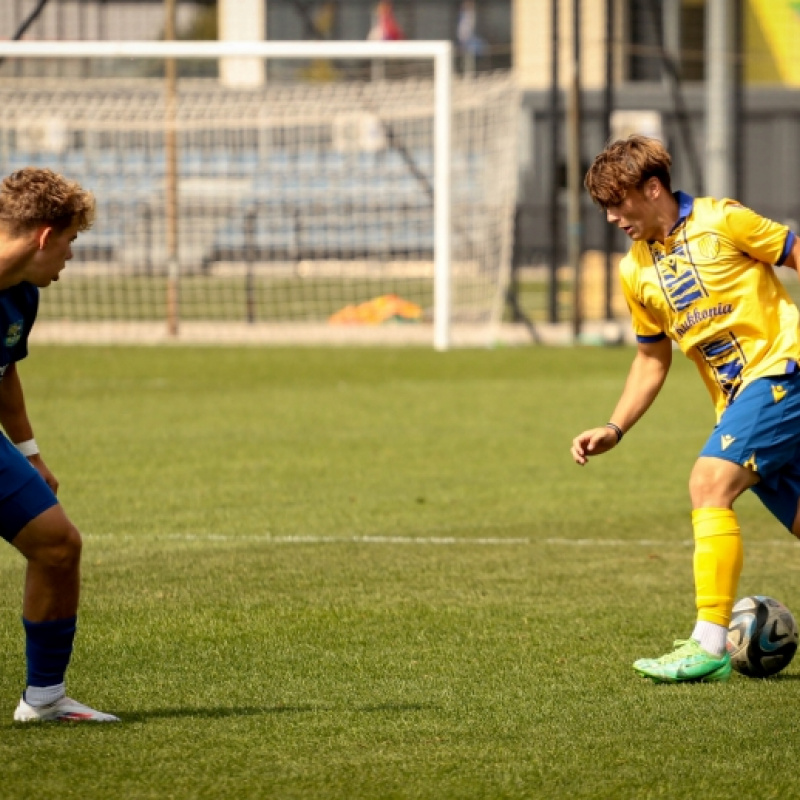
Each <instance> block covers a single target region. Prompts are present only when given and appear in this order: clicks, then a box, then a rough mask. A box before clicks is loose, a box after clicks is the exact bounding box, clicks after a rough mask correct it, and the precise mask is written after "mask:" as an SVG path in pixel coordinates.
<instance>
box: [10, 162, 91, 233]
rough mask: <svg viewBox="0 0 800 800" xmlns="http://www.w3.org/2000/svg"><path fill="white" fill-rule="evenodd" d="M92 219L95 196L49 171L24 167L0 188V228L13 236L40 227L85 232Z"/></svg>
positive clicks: (73, 182)
mask: <svg viewBox="0 0 800 800" xmlns="http://www.w3.org/2000/svg"><path fill="white" fill-rule="evenodd" d="M94 215H95V199H94V195H93V194H92V193H91V192H89V191H87V190H85V189H83V188H82V187H81V186H80V184H78V183H77V182H75V181H71V180H69V179H68V178H65V177H63V176H62V175H59V174H58V173H56V172H53V170H51V169H44V168H42V169H40V168H36V167H25V168H24V169H20V170H17V171H16V172H13V173H12V174H11V175H9V176H8V177H7V178H5V179H4V180H3V182H2V183H1V184H0V225H2V226H3V227H4V228H6V229H7V230H8V231H9V232H10V233H11V234H12V235H19V234H21V233H25V232H26V231H29V230H31V229H33V228H37V227H38V226H40V225H49V226H52V227H53V228H55V229H57V230H66V229H67V228H69V227H70V226H72V225H75V224H77V226H78V230H79V231H85V230H88V229H89V228H91V226H92V223H93V222H94Z"/></svg>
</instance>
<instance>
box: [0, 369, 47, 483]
mask: <svg viewBox="0 0 800 800" xmlns="http://www.w3.org/2000/svg"><path fill="white" fill-rule="evenodd" d="M0 425H2V426H3V430H4V431H5V432H6V434H7V435H8V438H9V439H11V441H12V442H14V443H15V444H16V443H19V442H28V441H31V440H32V439H33V427H32V426H31V423H30V419H29V418H28V412H27V409H26V407H25V395H24V394H23V391H22V381H21V380H20V377H19V372H18V371H17V365H16V363H12V364H9V365H8V367H7V369H6V371H5V374H4V375H3V380H2V381H0ZM28 460H29V461H30V462H31V464H32V465H33V466H34V467H35V468H36V470H37V471H38V472H39V474H40V475H41V476H42V478H44V481H45V483H47V485H48V486H49V487H50V488H51V489H52V490H53V491H54V492H55V491H57V490H58V480H57V479H56V477H55V475H53V473H52V472H51V471H50V469H49V468H48V467H47V465H46V464H45V463H44V461H43V460H42V457H41V455H40V454H39V453H35V454H33V455H30V456H28Z"/></svg>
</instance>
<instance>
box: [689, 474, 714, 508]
mask: <svg viewBox="0 0 800 800" xmlns="http://www.w3.org/2000/svg"><path fill="white" fill-rule="evenodd" d="M718 488H719V487H718V484H717V483H716V481H715V480H714V477H713V475H711V473H710V472H709V470H707V469H704V468H703V467H702V466H701V465H695V468H694V469H693V470H692V474H691V475H690V476H689V495H690V497H691V498H692V507H693V508H701V507H702V506H704V505H706V504H707V502H708V500H709V499H710V498H711V497H712V496H713V494H714V492H716V491H717V490H718Z"/></svg>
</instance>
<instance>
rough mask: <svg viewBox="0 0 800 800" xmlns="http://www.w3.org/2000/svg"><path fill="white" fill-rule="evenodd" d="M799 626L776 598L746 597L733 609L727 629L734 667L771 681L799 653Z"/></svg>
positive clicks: (729, 650) (754, 676)
mask: <svg viewBox="0 0 800 800" xmlns="http://www.w3.org/2000/svg"><path fill="white" fill-rule="evenodd" d="M797 641H798V632H797V623H796V622H795V619H794V616H792V612H791V611H789V609H788V608H786V606H785V605H783V603H780V602H778V601H777V600H775V598H773V597H764V596H763V595H752V596H751V597H743V598H742V599H741V600H739V601H738V602H737V603H736V605H735V606H734V607H733V616H732V618H731V624H730V627H729V629H728V652H729V653H730V656H731V666H732V667H733V668H734V669H735V670H736V671H737V672H741V674H742V675H747V676H748V677H749V678H768V677H769V676H770V675H776V674H777V673H779V672H780V671H781V670H782V669H784V668H785V667H786V666H787V665H788V664H789V662H790V661H791V660H792V659H793V658H794V654H795V652H796V651H797Z"/></svg>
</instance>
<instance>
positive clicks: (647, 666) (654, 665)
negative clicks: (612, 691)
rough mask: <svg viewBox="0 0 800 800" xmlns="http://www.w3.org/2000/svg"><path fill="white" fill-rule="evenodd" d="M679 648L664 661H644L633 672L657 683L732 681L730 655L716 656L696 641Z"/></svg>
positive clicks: (637, 662)
mask: <svg viewBox="0 0 800 800" xmlns="http://www.w3.org/2000/svg"><path fill="white" fill-rule="evenodd" d="M675 648H676V649H675V650H673V652H671V653H667V654H666V655H665V656H661V658H640V659H639V660H638V661H635V662H634V664H633V668H634V669H635V670H636V671H637V672H638V673H639V674H640V675H641V676H642V677H643V678H650V680H652V681H654V682H655V683H687V682H694V683H700V682H706V683H710V682H712V681H727V680H728V678H730V676H731V657H730V656H729V655H728V653H727V652H726V653H723V654H722V655H721V656H713V655H711V653H708V652H707V651H705V650H703V648H702V647H700V644H699V642H697V641H696V640H695V639H687V640H686V641H683V640H680V641H677V642H675Z"/></svg>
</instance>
